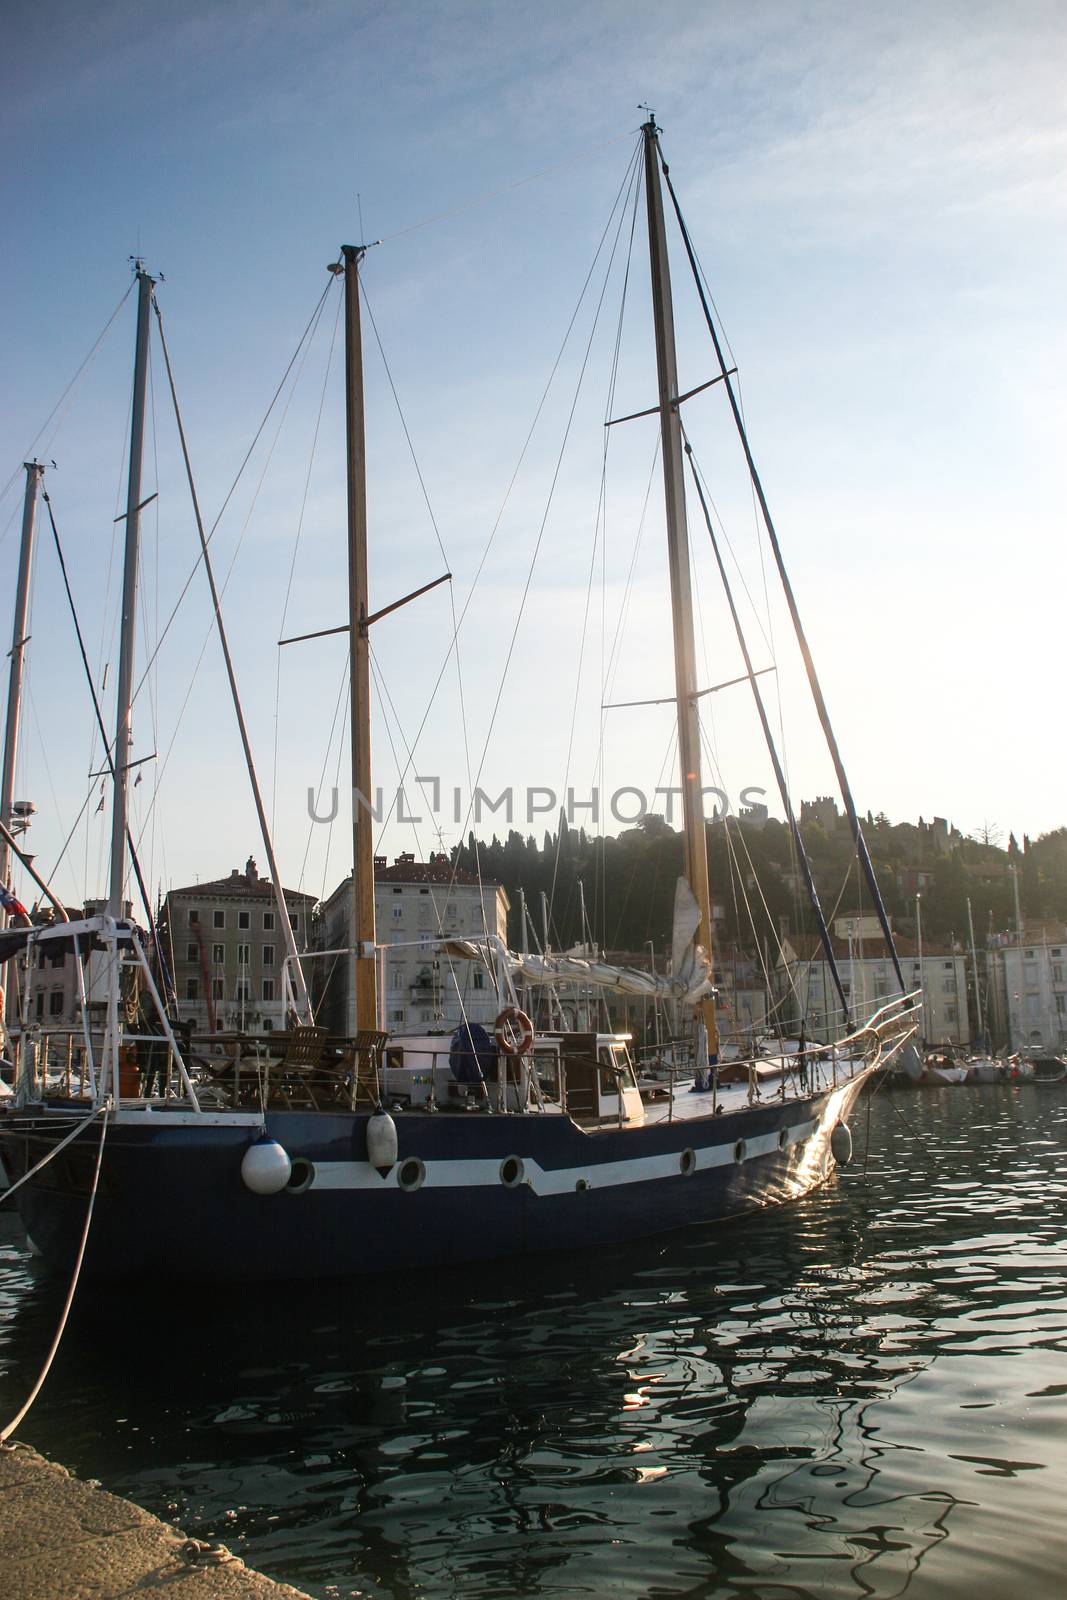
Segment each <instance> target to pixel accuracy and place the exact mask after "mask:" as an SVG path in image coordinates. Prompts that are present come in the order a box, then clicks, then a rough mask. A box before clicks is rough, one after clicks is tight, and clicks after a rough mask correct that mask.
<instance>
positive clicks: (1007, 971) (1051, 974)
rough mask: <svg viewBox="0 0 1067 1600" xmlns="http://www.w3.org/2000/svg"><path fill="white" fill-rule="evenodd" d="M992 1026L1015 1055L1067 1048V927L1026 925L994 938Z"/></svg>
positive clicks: (989, 960)
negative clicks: (1014, 1051)
mask: <svg viewBox="0 0 1067 1600" xmlns="http://www.w3.org/2000/svg"><path fill="white" fill-rule="evenodd" d="M986 975H987V984H988V989H989V1009H990V1022H991V1026H992V1029H993V1034H994V1038H995V1039H996V1041H997V1043H998V1044H1006V1045H1007V1046H1008V1048H1009V1049H1011V1050H1023V1049H1039V1050H1055V1051H1062V1050H1064V1049H1065V1048H1067V926H1065V924H1064V923H1062V922H1058V921H1048V922H1034V923H1027V924H1026V925H1025V926H1024V927H1023V928H1022V930H1021V933H1020V932H1018V931H1017V932H1014V933H1004V934H993V935H992V936H991V938H990V940H989V948H988V950H987V952H986Z"/></svg>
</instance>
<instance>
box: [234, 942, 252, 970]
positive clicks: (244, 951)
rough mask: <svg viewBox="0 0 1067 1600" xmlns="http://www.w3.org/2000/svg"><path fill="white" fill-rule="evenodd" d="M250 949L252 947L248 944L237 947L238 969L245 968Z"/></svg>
mask: <svg viewBox="0 0 1067 1600" xmlns="http://www.w3.org/2000/svg"><path fill="white" fill-rule="evenodd" d="M251 948H252V946H251V945H249V944H239V945H238V946H237V965H238V966H239V967H247V965H248V962H249V959H250V957H249V951H250V950H251Z"/></svg>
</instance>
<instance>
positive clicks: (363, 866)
mask: <svg viewBox="0 0 1067 1600" xmlns="http://www.w3.org/2000/svg"><path fill="white" fill-rule="evenodd" d="M365 253H366V252H365V249H364V247H363V246H362V245H351V244H346V245H342V247H341V257H342V260H343V261H344V274H345V400H346V405H345V417H346V445H347V460H348V634H349V649H350V652H351V655H350V661H349V670H350V672H351V678H352V903H351V923H350V939H349V943H350V944H351V946H352V949H353V951H354V955H353V965H354V973H353V976H354V985H353V989H354V994H355V1002H356V1007H355V1018H354V1019H350V1020H352V1021H354V1026H355V1028H376V1027H377V1026H378V1003H377V992H376V991H377V984H376V981H375V979H376V973H375V959H374V833H373V816H372V812H371V807H372V804H373V791H372V788H371V758H370V640H369V637H368V627H369V622H368V618H369V613H370V606H369V603H368V597H367V446H366V437H365V429H364V416H363V337H362V330H361V326H360V314H359V312H360V307H359V264H360V262H361V261H362V260H363V257H364V254H365Z"/></svg>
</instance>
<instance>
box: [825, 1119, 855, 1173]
mask: <svg viewBox="0 0 1067 1600" xmlns="http://www.w3.org/2000/svg"><path fill="white" fill-rule="evenodd" d="M830 1154H831V1155H832V1156H833V1158H834V1160H835V1161H836V1162H837V1164H838V1166H839V1167H847V1166H848V1164H849V1162H850V1161H851V1160H852V1129H851V1128H850V1127H849V1125H848V1123H847V1122H837V1123H835V1124H834V1131H833V1133H831V1135H830Z"/></svg>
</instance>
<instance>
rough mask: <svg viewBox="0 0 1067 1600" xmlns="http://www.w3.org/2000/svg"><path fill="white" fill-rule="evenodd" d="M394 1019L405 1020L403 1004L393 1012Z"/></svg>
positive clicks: (397, 1020)
mask: <svg viewBox="0 0 1067 1600" xmlns="http://www.w3.org/2000/svg"><path fill="white" fill-rule="evenodd" d="M392 1019H393V1021H394V1022H403V1020H404V1008H403V1006H398V1007H397V1008H396V1010H395V1011H394V1012H393V1013H392Z"/></svg>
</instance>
